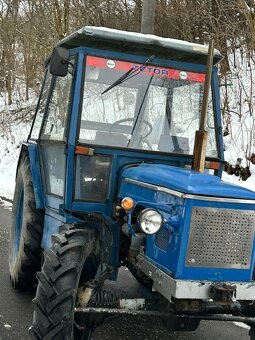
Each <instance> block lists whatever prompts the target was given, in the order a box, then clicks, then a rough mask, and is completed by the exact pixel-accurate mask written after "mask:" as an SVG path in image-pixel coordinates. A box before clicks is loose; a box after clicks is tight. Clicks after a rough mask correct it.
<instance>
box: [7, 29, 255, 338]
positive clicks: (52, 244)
mask: <svg viewBox="0 0 255 340" xmlns="http://www.w3.org/2000/svg"><path fill="white" fill-rule="evenodd" d="M207 55H208V47H206V46H203V45H199V44H192V43H188V42H184V41H179V40H174V39H166V38H160V37H157V36H153V35H144V34H140V33H130V32H124V31H118V30H112V29H107V28H97V27H84V28H82V29H80V30H78V31H77V32H75V33H73V34H71V35H70V36H68V37H66V38H65V39H63V40H62V41H60V42H59V43H58V45H57V46H56V47H55V48H54V50H53V52H52V54H51V56H50V57H49V59H48V60H47V62H46V72H45V77H44V81H43V85H42V90H41V94H40V98H39V101H38V105H37V109H36V113H35V118H34V121H33V125H32V128H31V132H30V134H29V136H28V139H27V142H26V143H24V144H23V145H22V149H21V153H20V158H19V162H18V168H17V177H16V190H15V195H14V204H13V223H12V229H11V239H10V256H9V267H10V277H11V281H12V284H13V286H14V287H16V288H19V289H34V288H35V287H36V286H37V292H36V297H35V299H34V317H33V324H32V326H31V328H30V335H31V336H32V337H33V338H34V339H55V340H57V339H59V340H60V339H61V340H62V339H90V338H91V333H92V332H93V330H94V329H95V327H97V325H99V324H100V323H101V322H102V321H103V320H104V318H106V317H107V316H109V315H113V314H118V313H120V312H121V313H127V314H132V313H134V314H136V315H139V314H142V315H156V316H157V315H158V316H159V317H161V318H162V320H163V321H164V324H165V326H166V327H168V328H169V330H187V331H188V330H195V329H196V327H197V326H198V325H199V321H200V320H201V319H210V320H229V321H231V320H234V321H242V322H245V323H247V324H249V325H250V326H251V330H250V336H251V339H252V340H254V339H255V331H254V326H253V324H254V321H255V307H254V303H253V301H254V300H255V283H254V281H253V272H254V230H255V214H254V211H255V193H254V192H252V191H249V190H246V189H242V188H241V187H237V186H233V185H230V184H226V183H224V182H222V181H221V179H220V177H221V174H222V170H223V165H224V160H223V141H222V127H221V113H220V106H219V90H218V76H217V64H218V62H219V61H220V60H221V59H222V56H221V54H220V52H219V51H217V50H213V54H212V60H213V66H212V77H211V82H210V83H209V85H210V86H209V92H208V96H209V97H208V98H209V103H208V114H207V118H206V122H205V123H206V130H207V134H208V141H207V145H206V149H205V163H204V167H205V170H204V171H202V172H199V171H195V170H193V168H192V164H193V159H194V154H193V149H194V140H195V132H196V131H197V130H198V128H199V124H200V118H201V104H202V98H203V93H204V87H205V78H206V63H207ZM120 266H126V267H127V268H128V269H129V270H130V272H131V273H132V274H133V275H134V277H135V278H136V279H137V280H138V282H139V283H140V284H141V286H142V287H143V289H144V291H146V292H147V293H146V294H145V296H146V297H141V299H135V300H133V299H119V298H118V297H116V296H115V295H114V294H113V293H112V292H109V291H106V290H104V287H103V284H104V282H105V281H106V280H116V278H117V275H118V269H119V267H120ZM37 281H38V283H37Z"/></svg>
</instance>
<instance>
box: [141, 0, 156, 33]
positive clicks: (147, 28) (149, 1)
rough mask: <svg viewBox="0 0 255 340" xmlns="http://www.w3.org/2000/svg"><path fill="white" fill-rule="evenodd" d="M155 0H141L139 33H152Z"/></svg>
mask: <svg viewBox="0 0 255 340" xmlns="http://www.w3.org/2000/svg"><path fill="white" fill-rule="evenodd" d="M155 11H156V0H143V9H142V23H141V33H145V34H154V24H155Z"/></svg>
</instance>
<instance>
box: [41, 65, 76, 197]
mask: <svg viewBox="0 0 255 340" xmlns="http://www.w3.org/2000/svg"><path fill="white" fill-rule="evenodd" d="M70 62H71V63H72V64H71V63H70V65H69V70H68V74H67V75H66V76H65V77H55V78H53V82H54V83H53V86H52V93H51V98H50V100H49V101H48V103H47V108H46V115H45V118H44V122H43V126H42V132H41V136H40V146H41V147H40V149H41V157H42V167H43V174H44V183H45V185H46V192H47V193H48V194H51V195H56V196H59V197H63V196H64V192H65V175H66V152H65V148H66V145H65V144H64V143H63V142H61V141H64V140H65V135H66V126H67V117H68V113H69V111H70V109H71V107H70V106H71V99H72V96H71V91H72V83H73V75H74V66H73V63H74V59H73V60H71V61H70ZM52 140H54V141H55V142H54V143H49V141H52Z"/></svg>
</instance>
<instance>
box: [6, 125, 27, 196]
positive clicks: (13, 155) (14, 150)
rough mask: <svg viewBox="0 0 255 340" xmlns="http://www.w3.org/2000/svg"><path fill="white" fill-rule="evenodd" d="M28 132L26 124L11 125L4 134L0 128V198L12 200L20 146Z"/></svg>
mask: <svg viewBox="0 0 255 340" xmlns="http://www.w3.org/2000/svg"><path fill="white" fill-rule="evenodd" d="M28 131H29V127H28V124H26V123H20V124H18V125H13V126H11V127H9V130H8V131H4V132H3V131H1V127H0V196H3V197H6V198H9V199H12V196H13V192H14V187H15V174H16V166H17V160H18V156H19V151H20V145H21V143H22V141H25V140H26V137H27V135H28Z"/></svg>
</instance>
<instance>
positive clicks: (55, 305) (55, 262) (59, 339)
mask: <svg viewBox="0 0 255 340" xmlns="http://www.w3.org/2000/svg"><path fill="white" fill-rule="evenodd" d="M98 254H99V241H98V235H97V231H96V230H94V229H91V228H88V227H86V226H83V224H80V223H77V224H74V225H63V226H62V227H60V233H59V234H57V235H54V236H53V245H52V248H51V249H50V250H48V251H46V252H45V261H44V264H43V267H42V271H41V272H40V273H38V281H39V283H38V288H37V293H36V297H35V299H34V300H33V302H34V309H35V311H34V317H33V324H32V326H31V327H30V335H32V337H34V339H52V340H53V339H54V340H63V339H68V340H71V339H75V340H76V339H83V340H88V339H91V328H90V326H88V323H87V324H86V320H85V321H84V318H83V317H80V316H79V315H76V314H75V307H76V306H77V307H78V306H81V307H82V304H83V301H84V299H85V300H86V298H87V297H86V294H87V293H86V292H87V291H89V289H90V288H89V287H87V285H86V283H87V282H88V281H89V280H91V279H93V278H94V276H95V274H96V271H97V268H98V265H99V261H98Z"/></svg>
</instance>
